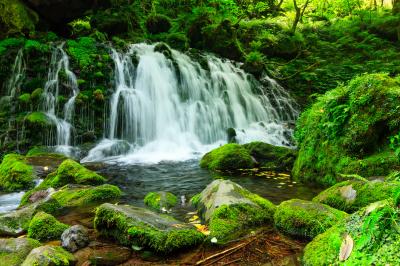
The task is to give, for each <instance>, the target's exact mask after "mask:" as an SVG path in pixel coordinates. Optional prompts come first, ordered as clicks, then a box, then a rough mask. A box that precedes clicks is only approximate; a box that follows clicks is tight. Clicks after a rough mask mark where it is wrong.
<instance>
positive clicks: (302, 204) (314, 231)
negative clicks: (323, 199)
mask: <svg viewBox="0 0 400 266" xmlns="http://www.w3.org/2000/svg"><path fill="white" fill-rule="evenodd" d="M346 217H347V214H346V213H345V212H342V211H339V210H336V209H334V208H331V207H329V206H328V205H324V204H320V203H315V202H311V201H305V200H299V199H292V200H288V201H284V202H282V203H281V204H279V206H278V208H277V209H276V212H275V215H274V223H275V227H276V228H278V229H279V230H280V231H282V232H284V233H286V234H289V235H292V236H297V237H306V238H313V237H315V236H316V235H318V234H320V233H323V232H325V231H326V230H327V229H329V228H330V227H332V226H333V225H335V224H336V223H337V222H339V221H341V220H342V219H344V218H346Z"/></svg>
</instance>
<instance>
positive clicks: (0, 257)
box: [0, 238, 40, 266]
mask: <svg viewBox="0 0 400 266" xmlns="http://www.w3.org/2000/svg"><path fill="white" fill-rule="evenodd" d="M39 246H40V242H39V241H37V240H34V239H30V238H7V239H4V238H3V239H0V261H1V265H7V266H20V265H21V264H22V263H23V262H24V260H25V258H26V257H27V256H28V254H29V253H30V252H31V250H32V249H34V248H36V247H39Z"/></svg>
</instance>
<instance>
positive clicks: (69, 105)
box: [42, 44, 79, 155]
mask: <svg viewBox="0 0 400 266" xmlns="http://www.w3.org/2000/svg"><path fill="white" fill-rule="evenodd" d="M63 46H64V44H61V45H59V46H57V47H54V48H53V52H52V56H51V62H50V68H49V72H48V78H47V81H46V84H45V86H44V91H43V95H42V99H43V100H42V109H43V110H44V111H45V113H46V115H47V117H48V118H49V119H50V120H51V121H52V122H53V123H54V124H55V126H56V130H57V131H56V137H55V142H54V140H53V139H54V138H53V137H52V136H50V137H48V140H47V142H48V143H47V145H49V146H50V145H55V146H56V151H57V152H61V153H64V154H67V155H70V154H71V152H72V150H73V147H72V146H71V145H72V141H71V135H72V130H73V126H72V122H73V115H74V109H75V100H76V97H77V96H78V94H79V88H78V82H77V79H76V76H75V74H74V73H73V72H72V71H71V70H70V68H69V58H68V55H67V54H66V52H65V51H64V49H63ZM61 73H62V74H61ZM64 74H65V77H64ZM61 76H62V79H63V81H64V83H63V84H62V86H61V87H60V85H61V84H60V83H61V81H60V79H61ZM64 79H65V80H64ZM61 88H65V89H66V90H67V91H66V92H65V93H67V94H69V95H70V97H69V98H68V100H67V101H66V103H65V105H64V108H63V112H62V117H58V116H57V111H58V110H57V108H59V105H60V103H59V96H60V89H61Z"/></svg>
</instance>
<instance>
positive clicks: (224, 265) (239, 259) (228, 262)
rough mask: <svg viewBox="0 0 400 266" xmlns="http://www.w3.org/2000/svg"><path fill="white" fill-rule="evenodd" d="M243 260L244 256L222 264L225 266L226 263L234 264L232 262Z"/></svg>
mask: <svg viewBox="0 0 400 266" xmlns="http://www.w3.org/2000/svg"><path fill="white" fill-rule="evenodd" d="M241 260H242V258H238V259H236V260H231V261H228V262H226V263H224V264H222V265H223V266H225V265H229V264H232V263H235V262H238V261H241Z"/></svg>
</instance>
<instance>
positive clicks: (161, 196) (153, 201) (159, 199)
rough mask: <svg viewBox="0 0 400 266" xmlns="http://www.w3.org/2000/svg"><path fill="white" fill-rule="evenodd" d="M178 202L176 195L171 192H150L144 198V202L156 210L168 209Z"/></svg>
mask: <svg viewBox="0 0 400 266" xmlns="http://www.w3.org/2000/svg"><path fill="white" fill-rule="evenodd" d="M177 203H178V197H177V196H175V195H174V194H172V193H171V192H165V191H159V192H150V193H148V194H147V195H146V197H145V198H144V204H146V205H147V206H149V207H151V208H152V209H155V210H157V211H160V210H162V209H163V208H165V209H170V208H172V207H174V206H175V205H176V204H177Z"/></svg>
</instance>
